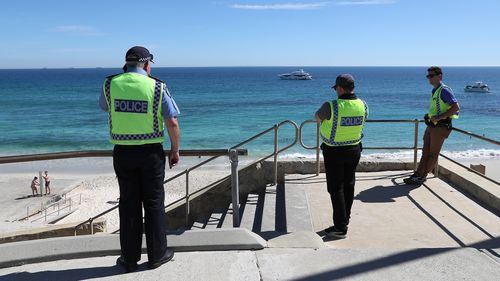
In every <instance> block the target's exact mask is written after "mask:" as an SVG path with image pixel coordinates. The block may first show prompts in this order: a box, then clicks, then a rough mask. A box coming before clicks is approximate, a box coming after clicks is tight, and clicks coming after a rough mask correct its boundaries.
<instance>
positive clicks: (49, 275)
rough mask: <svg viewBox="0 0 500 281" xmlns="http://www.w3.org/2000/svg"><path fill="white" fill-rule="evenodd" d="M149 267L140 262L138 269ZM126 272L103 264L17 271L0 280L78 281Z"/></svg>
mask: <svg viewBox="0 0 500 281" xmlns="http://www.w3.org/2000/svg"><path fill="white" fill-rule="evenodd" d="M146 269H147V263H144V264H140V265H139V268H138V271H143V270H146ZM121 274H125V270H124V269H123V268H122V267H121V266H119V265H114V266H107V267H106V266H102V267H89V268H75V269H66V270H58V271H41V272H34V273H31V272H26V271H24V272H16V273H11V274H7V275H4V276H1V277H0V280H16V281H32V280H33V281H41V280H47V281H48V280H50V281H52V280H65V281H77V280H87V279H94V278H97V279H99V278H105V277H110V276H116V275H121Z"/></svg>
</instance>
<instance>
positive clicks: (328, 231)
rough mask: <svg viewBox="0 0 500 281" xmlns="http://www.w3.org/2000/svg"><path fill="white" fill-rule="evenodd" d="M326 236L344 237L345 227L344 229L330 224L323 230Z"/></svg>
mask: <svg viewBox="0 0 500 281" xmlns="http://www.w3.org/2000/svg"><path fill="white" fill-rule="evenodd" d="M324 231H325V233H326V235H327V236H330V237H335V238H345V237H346V235H347V228H346V229H345V230H340V229H337V228H336V227H335V226H331V227H329V228H327V229H325V230H324Z"/></svg>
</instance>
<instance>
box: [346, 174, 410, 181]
mask: <svg viewBox="0 0 500 281" xmlns="http://www.w3.org/2000/svg"><path fill="white" fill-rule="evenodd" d="M411 174H413V172H405V173H399V174H391V175H387V176H381V177H377V176H372V175H357V176H356V181H372V180H385V179H391V180H392V181H393V182H394V180H395V179H398V178H406V177H408V176H410V175H411Z"/></svg>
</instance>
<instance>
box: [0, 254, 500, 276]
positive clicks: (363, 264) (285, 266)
mask: <svg viewBox="0 0 500 281" xmlns="http://www.w3.org/2000/svg"><path fill="white" fill-rule="evenodd" d="M116 258H117V257H116V256H107V257H97V258H87V259H73V260H60V261H53V262H45V263H39V264H31V265H23V266H19V267H11V268H5V269H0V280H2V281H3V280H15V281H31V280H33V281H34V280H36V281H43V280H50V281H52V280H67V281H71V280H119V281H121V280H145V281H148V280H217V281H218V280H256V281H258V280H347V279H348V280H495V279H496V278H497V277H498V276H500V266H499V264H498V263H497V262H495V261H494V260H493V259H491V258H490V257H488V256H487V255H485V254H483V253H482V252H480V251H478V250H476V249H471V248H437V249H410V250H402V251H401V250H399V251H398V250H373V249H372V250H356V249H332V248H323V249H281V248H267V249H264V250H259V251H224V252H185V253H176V254H175V256H174V258H173V260H172V261H170V262H168V263H167V264H165V265H163V266H161V267H159V268H157V269H155V270H148V269H147V264H146V260H147V256H146V255H142V257H141V258H142V259H141V262H140V263H139V270H138V271H137V272H133V273H129V274H124V270H123V269H122V268H121V267H120V266H117V265H116V264H115V262H116Z"/></svg>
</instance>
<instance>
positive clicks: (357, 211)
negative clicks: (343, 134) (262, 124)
mask: <svg viewBox="0 0 500 281" xmlns="http://www.w3.org/2000/svg"><path fill="white" fill-rule="evenodd" d="M409 174H410V172H404V171H403V172H402V171H385V172H372V173H358V174H357V183H356V192H355V201H354V205H353V211H352V216H351V223H350V225H349V233H348V236H347V238H346V239H342V240H331V239H328V238H326V237H324V233H322V230H323V229H324V228H326V227H328V226H330V225H331V224H332V209H331V203H330V198H329V195H328V193H327V191H326V182H325V175H324V174H320V175H319V176H312V175H287V176H286V181H285V182H284V185H283V186H279V187H277V189H276V192H275V193H273V192H272V190H271V192H268V193H267V194H265V196H266V197H267V199H268V203H269V202H274V203H273V204H270V206H269V207H272V206H276V207H277V208H275V209H272V208H270V209H272V210H274V214H275V215H274V217H268V216H269V215H265V214H264V213H263V211H262V210H261V211H259V208H257V207H256V209H255V211H251V212H248V214H249V215H250V217H254V218H256V217H257V218H259V217H260V218H262V219H261V220H262V223H261V224H259V227H258V229H259V230H262V229H263V227H264V229H265V230H268V231H270V232H272V233H273V234H274V235H273V236H272V237H269V239H268V241H267V242H266V241H264V240H262V239H261V238H260V237H258V236H257V238H256V237H255V236H253V235H256V234H255V233H252V235H251V236H250V237H252V239H253V241H254V242H259V241H260V245H261V250H238V251H235V250H231V248H230V247H224V246H223V244H217V242H214V241H211V242H210V241H205V242H200V241H198V240H199V239H200V238H199V237H198V238H196V236H193V237H192V240H190V241H185V243H184V244H183V243H180V242H179V241H177V242H175V239H174V238H173V237H172V239H170V242H171V243H172V244H173V243H179V244H178V245H179V247H178V250H179V252H177V253H176V255H175V257H174V259H173V260H172V261H171V262H169V263H167V264H165V265H163V266H161V267H160V268H158V269H155V270H147V266H146V261H147V257H146V255H143V256H142V259H141V263H140V266H139V271H138V272H134V273H130V274H124V271H123V269H122V268H121V267H119V266H117V265H116V264H115V262H116V258H117V257H118V254H119V250H118V249H119V247H118V248H117V245H115V244H111V243H104V244H102V246H99V247H96V248H98V250H101V251H103V250H105V249H106V247H110V248H111V251H109V252H107V253H106V255H107V256H102V255H103V253H100V255H101V256H95V255H94V256H88V257H87V258H78V257H77V256H72V257H71V258H72V259H67V258H68V257H66V256H64V255H63V254H61V255H60V256H59V259H58V260H57V261H50V260H48V261H43V260H39V261H42V262H38V263H35V264H25V265H21V266H16V267H10V268H2V269H0V280H2V281H3V280H15V281H17V280H96V279H98V280H333V279H335V280H342V279H344V280H346V279H348V280H496V279H498V276H500V217H499V216H498V214H497V213H496V212H495V211H494V210H491V209H488V208H485V207H484V206H483V205H482V204H481V203H478V202H476V201H475V200H474V199H472V198H470V197H469V196H468V195H466V194H464V193H462V192H460V191H458V190H457V189H455V188H454V187H453V186H451V185H450V184H448V183H446V182H444V181H442V180H440V179H438V178H429V179H428V181H427V182H426V183H425V184H424V185H422V186H420V187H418V188H417V187H414V186H408V185H405V184H404V183H403V182H402V179H403V178H404V177H406V176H408V175H409ZM280 188H281V189H282V188H284V190H285V191H286V189H287V188H289V189H290V190H289V191H293V194H292V195H290V196H288V195H286V196H284V197H283V198H281V199H280V196H279V191H280ZM275 194H276V196H275V197H276V198H277V199H276V200H273V201H270V200H269V198H271V197H272V196H273V195H275ZM287 194H288V193H287ZM303 195H305V198H306V199H307V200H306V202H307V204H304V202H303V201H302V199H303ZM294 198H295V199H296V198H299V199H300V202H299V203H297V204H296V206H295V208H294V210H292V211H290V212H287V213H286V216H284V214H283V213H282V211H281V213H280V211H278V210H280V208H281V207H280V206H281V204H283V203H285V205H286V206H288V205H293V204H294V202H295V201H294ZM301 198H302V199H301ZM299 199H296V200H299ZM252 200H253V201H250V202H253V203H252V204H254V203H255V204H257V203H258V202H259V199H258V197H255V198H253V199H252ZM254 201H255V202H254ZM262 203H264V204H261V206H262V208H263V210H265V209H266V207H268V205H265V200H264V201H263V202H262ZM257 205H258V204H257ZM252 207H254V206H252ZM287 210H288V207H287ZM300 210H302V211H305V210H308V211H309V214H310V215H308V216H309V217H310V219H311V221H312V227H313V229H314V232H311V231H300V230H295V231H293V232H291V233H287V232H280V231H279V230H286V231H289V230H291V229H293V228H291V227H290V226H289V225H288V224H287V225H286V229H283V226H284V225H281V224H278V223H277V221H276V220H277V219H278V218H279V217H286V218H287V222H288V221H292V220H289V219H288V218H293V217H294V216H295V215H294V214H295V213H294V212H296V213H300V212H299V211H300ZM271 214H272V212H271ZM267 219H270V222H271V223H267V222H266V221H265V220H267ZM300 221H302V220H300ZM304 221H305V222H307V220H304ZM273 222H274V224H273ZM247 223H248V224H249V226H250V225H251V226H252V227H251V228H252V229H253V228H254V223H252V221H251V220H248V222H247ZM297 226H301V227H302V226H307V224H302V223H301V224H299V225H297ZM267 227H269V229H268V228H267ZM273 227H274V228H273ZM225 230H228V229H224V228H223V229H215V230H209V229H204V230H199V231H193V232H190V233H194V234H196V235H198V233H199V234H202V233H206V234H208V235H207V236H209V237H210V236H214V235H212V234H213V231H225ZM237 231H244V232H246V233H247V234H248V233H249V232H248V230H245V229H239V230H237ZM186 233H187V232H186ZM211 233H212V234H211ZM223 233H224V232H218V234H220V236H218V237H219V239H222V240H221V241H229V244H234V243H232V242H231V241H232V240H231V239H230V238H228V237H227V236H226V235H223ZM245 235H246V234H245ZM216 236H217V234H216ZM103 237H106V236H103ZM94 239H99V236H94ZM106 239H109V238H106ZM207 239H212V238H211V237H210V238H207ZM46 240H49V239H46ZM40 241H42V242H43V241H44V240H40ZM59 241H61V240H59ZM73 241H74V242H75V240H73ZM102 241H104V238H103V240H102ZM323 241H324V243H323ZM116 242H117V241H116V239H115V241H114V242H113V243H116ZM20 243H28V242H20ZM65 243H66V242H65ZM193 243H198V244H197V245H200V246H201V248H200V249H201V250H204V251H203V252H201V251H199V250H200V249H196V248H193V247H192V245H193ZM210 243H215V244H216V245H218V247H220V248H214V249H212V250H217V251H212V250H211V249H210V248H208V247H207V246H208V245H207V244H210ZM12 244H13V243H11V244H10V245H12ZM76 244H77V246H75V247H80V248H81V249H85V248H88V247H89V246H88V245H89V244H88V243H85V242H83V241H80V242H78V243H76ZM172 244H171V245H172ZM257 244H259V243H257ZM6 245H9V244H6ZM0 246H2V245H0ZM181 246H182V247H184V248H182V247H181ZM325 246H327V247H325ZM43 247H49V248H43ZM58 247H61V248H63V249H68V247H69V248H71V246H64V245H62V244H61V245H59V246H58V244H57V243H54V244H48V243H45V244H44V243H39V244H37V245H25V246H23V247H19V246H17V247H12V248H11V249H10V252H9V251H6V250H5V249H3V248H0V258H1V259H3V260H9V259H11V260H12V259H13V257H17V256H16V255H20V254H21V253H22V252H29V251H30V249H31V250H36V251H38V250H37V249H39V248H40V249H39V250H40V251H42V252H43V251H48V250H49V249H58ZM189 247H191V248H189ZM43 249H44V250H43ZM182 249H189V252H180V251H182ZM250 249H251V248H250ZM16 251H17V252H16ZM96 252H97V251H96ZM39 254H40V255H41V253H39ZM52 256H55V255H52ZM18 260H19V258H18Z"/></svg>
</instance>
